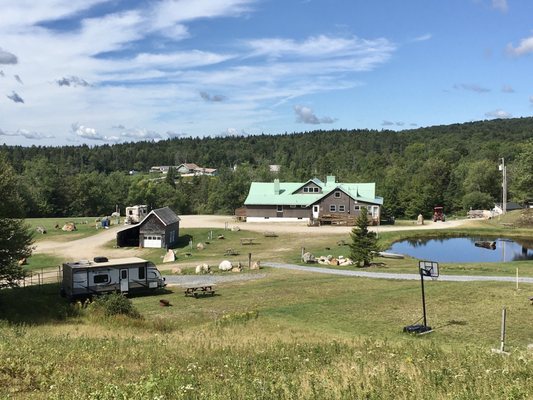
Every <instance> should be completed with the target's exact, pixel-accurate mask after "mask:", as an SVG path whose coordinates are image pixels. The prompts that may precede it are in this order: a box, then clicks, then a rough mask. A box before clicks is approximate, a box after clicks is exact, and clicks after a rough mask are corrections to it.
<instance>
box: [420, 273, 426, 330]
mask: <svg viewBox="0 0 533 400" xmlns="http://www.w3.org/2000/svg"><path fill="white" fill-rule="evenodd" d="M420 283H421V284H422V310H423V312H424V326H428V324H427V319H426V295H425V293H424V274H423V273H422V269H420Z"/></svg>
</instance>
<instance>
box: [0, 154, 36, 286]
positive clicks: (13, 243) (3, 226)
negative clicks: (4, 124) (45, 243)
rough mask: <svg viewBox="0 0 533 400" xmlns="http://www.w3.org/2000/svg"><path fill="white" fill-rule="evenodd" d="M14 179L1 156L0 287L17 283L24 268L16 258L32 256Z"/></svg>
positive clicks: (29, 237) (27, 230)
mask: <svg viewBox="0 0 533 400" xmlns="http://www.w3.org/2000/svg"><path fill="white" fill-rule="evenodd" d="M16 183H17V180H16V177H15V173H14V170H13V168H12V167H11V165H9V163H8V162H7V161H6V160H5V159H4V158H3V157H1V156H0V198H2V203H1V205H0V288H3V287H12V286H16V285H17V281H18V280H19V279H22V278H23V277H24V275H25V271H24V270H23V269H22V267H21V266H20V265H19V264H18V261H19V260H21V259H23V258H27V257H29V256H30V255H31V251H32V249H31V245H32V242H33V238H32V233H31V231H30V230H29V228H28V227H27V226H26V225H25V224H24V221H22V220H20V219H16V217H18V216H20V215H21V213H22V204H20V196H19V194H18V190H17V186H16Z"/></svg>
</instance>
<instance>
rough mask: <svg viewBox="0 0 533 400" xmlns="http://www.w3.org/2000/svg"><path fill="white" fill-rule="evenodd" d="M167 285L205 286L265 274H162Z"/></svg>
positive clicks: (247, 279)
mask: <svg viewBox="0 0 533 400" xmlns="http://www.w3.org/2000/svg"><path fill="white" fill-rule="evenodd" d="M163 276H164V277H165V280H166V283H167V285H168V286H183V287H194V286H207V285H216V284H217V283H226V282H240V281H252V280H255V279H262V278H264V277H265V276H266V274H264V273H259V274H239V275H229V276H227V275H163Z"/></svg>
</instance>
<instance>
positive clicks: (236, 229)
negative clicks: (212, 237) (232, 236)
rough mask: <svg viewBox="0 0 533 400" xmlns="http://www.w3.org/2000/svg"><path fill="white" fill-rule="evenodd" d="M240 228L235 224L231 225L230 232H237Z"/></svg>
mask: <svg viewBox="0 0 533 400" xmlns="http://www.w3.org/2000/svg"><path fill="white" fill-rule="evenodd" d="M240 230H241V228H239V227H238V226H237V225H235V226H232V227H231V231H232V232H239V231H240Z"/></svg>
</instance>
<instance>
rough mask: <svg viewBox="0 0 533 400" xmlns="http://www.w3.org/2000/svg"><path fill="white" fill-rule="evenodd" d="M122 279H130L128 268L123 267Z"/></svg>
mask: <svg viewBox="0 0 533 400" xmlns="http://www.w3.org/2000/svg"><path fill="white" fill-rule="evenodd" d="M120 279H128V270H127V269H123V270H122V271H120Z"/></svg>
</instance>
